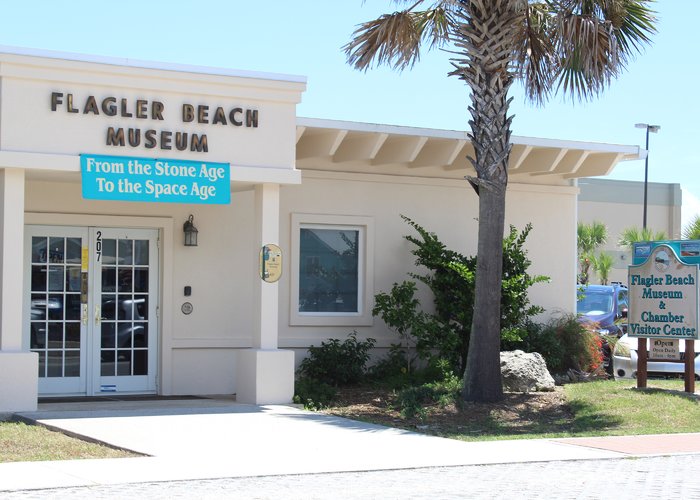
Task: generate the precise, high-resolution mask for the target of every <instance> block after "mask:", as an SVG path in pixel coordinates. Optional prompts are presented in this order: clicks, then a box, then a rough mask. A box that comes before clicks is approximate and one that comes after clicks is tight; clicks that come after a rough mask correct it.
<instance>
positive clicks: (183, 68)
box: [0, 45, 307, 84]
mask: <svg viewBox="0 0 700 500" xmlns="http://www.w3.org/2000/svg"><path fill="white" fill-rule="evenodd" d="M5 54H7V55H13V56H29V57H43V58H46V59H62V60H68V61H78V62H86V63H93V64H105V65H109V66H129V67H132V68H141V69H155V70H161V71H175V72H178V73H199V74H205V75H217V76H232V77H237V78H255V79H262V80H276V81H281V82H293V83H303V84H306V83H307V79H306V77H305V76H301V75H284V74H280V73H266V72H262V71H246V70H235V69H227V68H217V67H211V66H197V65H190V64H176V63H166V62H158V61H145V60H140V59H129V58H123V57H110V56H99V55H90V54H80V53H76V52H60V51H55V50H46V49H37V48H31V47H14V46H9V45H0V58H1V57H2V55H5Z"/></svg>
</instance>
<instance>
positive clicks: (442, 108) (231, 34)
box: [0, 0, 700, 225]
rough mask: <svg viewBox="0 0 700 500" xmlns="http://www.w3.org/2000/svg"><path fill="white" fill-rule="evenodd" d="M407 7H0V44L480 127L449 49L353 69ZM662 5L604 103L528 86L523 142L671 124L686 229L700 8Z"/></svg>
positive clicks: (663, 166)
mask: <svg viewBox="0 0 700 500" xmlns="http://www.w3.org/2000/svg"><path fill="white" fill-rule="evenodd" d="M396 8H397V4H396V3H395V2H392V1H390V0H365V1H363V0H333V1H325V2H322V1H320V0H297V1H293V2H290V1H283V0H267V1H265V2H257V1H242V0H198V1H197V2H192V1H184V0H148V1H146V0H139V1H135V0H120V1H119V2H104V1H103V2H100V1H96V0H74V1H70V0H69V1H65V0H64V1H59V0H22V1H17V0H0V10H1V11H2V16H0V45H4V46H14V47H29V48H37V49H45V50H54V51H61V52H73V53H79V54H89V55H97V56H109V57H119V58H128V59H136V60H142V61H158V62H167V63H176V64H186V65H200V66H211V67H217V68H230V69H240V70H248V71H260V72H266V73H277V74H288V75H299V76H304V77H306V78H307V90H306V92H305V93H304V95H303V97H302V102H301V104H300V105H299V106H298V108H297V115H298V116H301V117H309V118H323V119H332V120H349V121H357V122H366V123H380V124H387V125H402V126H412V127H424V128H435V129H447V130H467V128H468V119H469V117H468V111H467V106H468V104H469V94H468V89H467V87H466V86H465V85H464V84H463V83H462V82H461V81H459V80H458V79H457V78H455V77H448V76H447V73H448V72H449V71H450V69H451V66H450V63H449V58H450V55H449V54H448V53H446V52H444V51H441V50H435V51H431V52H425V51H424V52H423V53H422V55H421V59H420V61H419V62H418V63H417V64H416V65H415V66H414V67H413V68H412V69H410V70H405V71H404V72H401V73H399V72H396V71H394V70H391V69H389V68H386V67H380V68H375V69H371V70H369V71H367V72H360V71H357V70H354V69H352V68H351V67H350V66H349V65H348V64H347V63H346V58H345V54H344V52H343V51H342V46H343V45H345V44H346V43H347V42H348V41H349V40H350V39H351V36H352V33H353V31H354V29H355V28H356V26H357V25H358V24H359V23H361V22H363V21H367V20H370V19H374V18H376V17H378V16H379V15H381V14H383V13H386V12H391V11H393V10H395V9H396ZM653 8H654V10H656V11H657V17H658V23H657V28H658V33H657V34H656V35H655V36H654V38H653V42H652V45H651V46H648V47H647V48H646V49H644V51H643V52H642V53H641V54H639V55H638V56H637V57H636V58H635V59H634V60H633V61H631V62H630V64H629V65H628V68H627V70H626V71H625V72H624V73H623V74H622V75H621V77H620V78H618V79H617V80H615V81H614V82H613V83H612V85H611V86H610V87H609V88H608V89H607V90H606V92H605V93H604V94H603V95H602V96H601V97H600V98H597V99H595V100H593V101H590V102H578V101H576V102H571V101H570V100H569V101H565V100H563V99H562V98H561V97H559V96H554V97H553V98H552V99H551V100H550V101H549V102H548V103H546V104H545V105H544V106H540V107H538V106H535V105H533V104H529V103H527V102H526V101H525V100H524V97H523V92H522V89H521V88H520V87H519V86H518V84H517V83H516V84H515V85H514V87H513V88H512V91H511V95H512V96H513V98H514V100H513V103H512V104H511V113H512V114H514V115H515V119H514V121H513V134H514V135H519V136H529V137H544V138H552V139H562V140H579V141H592V142H603V143H609V144H625V145H639V146H642V147H644V142H645V131H644V130H643V129H638V128H635V126H634V125H635V124H636V123H648V124H652V125H660V127H661V129H660V130H659V132H658V133H657V134H651V136H650V141H649V142H650V145H649V160H648V161H649V182H666V183H678V184H680V185H681V187H682V189H683V199H684V207H683V225H685V223H686V222H687V221H688V219H689V218H690V217H692V216H694V215H696V214H700V201H698V200H700V175H699V174H698V167H699V166H700V149H699V148H698V147H697V145H698V137H699V136H700V123H699V121H698V111H699V110H700V106H699V105H698V97H697V90H696V89H697V86H698V81H699V80H700V78H699V77H700V70H699V69H698V63H697V57H698V53H700V50H699V49H700V37H699V36H698V34H697V33H696V32H695V30H696V29H698V28H697V18H698V11H699V10H700V2H699V1H698V0H658V1H657V2H655V3H654V4H653ZM644 164H645V162H644V160H638V161H629V162H622V163H620V164H619V165H618V166H617V167H616V168H615V171H614V172H613V173H612V175H611V176H610V177H611V178H614V179H624V180H636V181H643V180H644V168H645V165H644ZM639 225H641V221H640V222H639Z"/></svg>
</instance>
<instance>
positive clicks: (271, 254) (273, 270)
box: [260, 244, 282, 283]
mask: <svg viewBox="0 0 700 500" xmlns="http://www.w3.org/2000/svg"><path fill="white" fill-rule="evenodd" d="M281 276H282V250H281V249H280V247H278V246H277V245H273V244H267V245H264V246H263V247H262V248H261V249H260V278H261V279H262V280H263V281H265V282H267V283H274V282H275V281H277V280H279V279H280V277H281Z"/></svg>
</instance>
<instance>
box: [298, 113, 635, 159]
mask: <svg viewBox="0 0 700 500" xmlns="http://www.w3.org/2000/svg"><path fill="white" fill-rule="evenodd" d="M297 126H301V127H306V129H307V130H306V132H308V129H309V128H323V129H340V130H349V131H353V132H366V133H377V134H394V135H405V136H415V135H418V136H426V137H428V138H436V139H457V140H466V141H468V142H471V141H470V140H469V136H468V133H467V132H464V131H458V130H443V129H430V128H418V127H406V126H400V125H382V124H377V123H361V122H350V121H341V120H326V119H322V118H304V117H297ZM511 143H512V144H519V145H523V146H532V147H543V148H559V149H572V150H585V151H592V152H601V153H620V154H623V155H624V158H623V159H624V160H638V159H641V158H643V156H642V151H643V149H642V148H640V147H639V146H629V145H622V144H607V143H599V142H586V141H573V140H562V139H544V138H540V137H527V136H515V135H514V136H512V137H511Z"/></svg>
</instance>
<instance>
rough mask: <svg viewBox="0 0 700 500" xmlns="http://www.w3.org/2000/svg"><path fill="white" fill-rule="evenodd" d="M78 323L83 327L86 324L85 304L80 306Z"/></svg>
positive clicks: (86, 309) (86, 311) (86, 312)
mask: <svg viewBox="0 0 700 500" xmlns="http://www.w3.org/2000/svg"><path fill="white" fill-rule="evenodd" d="M80 321H81V323H82V324H83V326H87V324H88V306H87V304H80Z"/></svg>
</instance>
